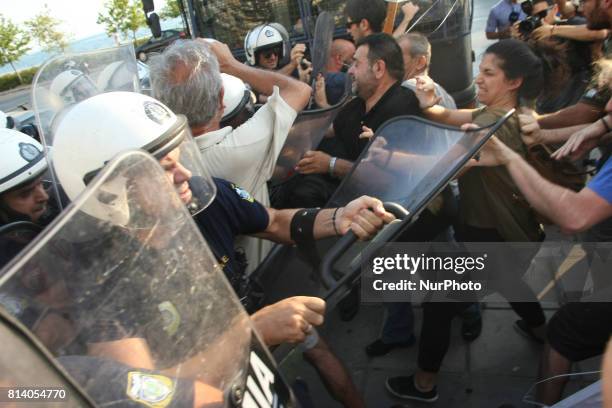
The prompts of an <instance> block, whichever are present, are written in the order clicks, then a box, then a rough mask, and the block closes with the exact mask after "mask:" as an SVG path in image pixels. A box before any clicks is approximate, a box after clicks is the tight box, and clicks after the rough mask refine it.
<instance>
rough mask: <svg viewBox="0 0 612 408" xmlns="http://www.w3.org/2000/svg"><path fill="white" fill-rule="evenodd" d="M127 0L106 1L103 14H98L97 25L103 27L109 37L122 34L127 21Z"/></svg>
mask: <svg viewBox="0 0 612 408" xmlns="http://www.w3.org/2000/svg"><path fill="white" fill-rule="evenodd" d="M128 5H129V3H128V0H107V1H106V3H104V7H105V10H104V12H101V13H98V19H97V23H98V24H102V25H103V26H104V31H106V34H107V35H108V36H109V37H112V36H113V35H114V34H124V33H125V26H126V24H127V20H128Z"/></svg>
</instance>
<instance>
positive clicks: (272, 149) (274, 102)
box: [227, 86, 297, 190]
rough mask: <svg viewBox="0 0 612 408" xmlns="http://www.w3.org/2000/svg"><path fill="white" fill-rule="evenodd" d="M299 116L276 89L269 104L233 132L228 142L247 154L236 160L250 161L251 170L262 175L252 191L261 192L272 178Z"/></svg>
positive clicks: (239, 155) (276, 88) (275, 88)
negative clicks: (290, 131) (259, 190)
mask: <svg viewBox="0 0 612 408" xmlns="http://www.w3.org/2000/svg"><path fill="white" fill-rule="evenodd" d="M296 116H297V112H296V111H295V110H294V109H293V108H292V107H291V106H289V105H288V104H287V102H285V100H284V99H283V98H282V97H281V96H280V94H279V89H278V87H277V86H275V87H274V90H273V92H272V95H271V96H270V97H269V98H268V102H267V103H266V104H265V105H264V106H262V107H261V108H260V109H259V110H258V111H257V112H256V113H255V115H253V117H252V118H251V119H249V120H248V121H246V122H245V123H244V124H242V125H241V126H239V127H238V128H236V129H235V130H234V131H233V132H232V134H231V136H230V137H231V139H232V140H231V141H230V140H228V141H227V142H228V143H229V144H231V145H233V146H234V147H237V148H238V149H237V150H239V151H241V152H242V153H243V154H238V155H237V156H236V157H235V158H236V160H248V162H249V168H250V169H251V171H252V172H253V174H257V175H258V177H257V180H256V181H255V182H254V184H255V185H253V186H252V189H255V190H256V189H258V187H259V185H260V184H263V183H265V182H267V181H268V180H269V179H270V178H271V177H272V174H273V173H274V166H275V165H276V161H277V159H278V156H279V155H280V152H281V149H282V148H283V146H284V144H285V140H286V139H287V135H288V134H289V130H290V129H291V126H292V125H293V122H294V121H295V118H296ZM246 155H248V157H247V156H246ZM244 187H247V186H244Z"/></svg>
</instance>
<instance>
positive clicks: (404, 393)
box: [385, 375, 438, 402]
mask: <svg viewBox="0 0 612 408" xmlns="http://www.w3.org/2000/svg"><path fill="white" fill-rule="evenodd" d="M385 386H386V387H387V390H388V391H389V392H390V393H391V394H393V395H395V396H396V397H398V398H404V399H409V400H415V401H421V402H434V401H436V400H437V399H438V389H437V387H433V388H432V389H431V390H429V391H425V392H423V391H419V390H417V388H416V387H415V385H414V375H411V376H410V377H389V378H387V381H385Z"/></svg>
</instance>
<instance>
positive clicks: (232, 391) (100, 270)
mask: <svg viewBox="0 0 612 408" xmlns="http://www.w3.org/2000/svg"><path fill="white" fill-rule="evenodd" d="M0 299H10V300H11V303H10V305H9V304H8V303H9V302H8V301H5V303H4V304H3V306H4V307H5V308H6V309H7V310H10V311H11V313H12V314H13V315H14V316H15V317H16V318H17V319H19V320H20V321H21V322H22V323H23V324H24V325H25V326H27V328H28V329H29V330H30V331H31V332H32V333H33V334H34V335H35V336H36V338H37V339H38V340H39V341H40V342H41V343H42V344H43V345H44V346H45V347H46V348H47V349H48V350H49V351H50V352H51V353H52V354H53V355H54V356H55V357H56V358H57V361H58V362H59V363H60V364H61V365H62V366H63V367H64V369H65V370H66V371H67V372H68V373H69V374H70V375H71V376H72V377H73V378H74V379H75V380H76V381H77V382H78V383H79V385H80V386H81V387H82V388H83V389H85V391H86V392H87V394H88V395H89V396H90V397H91V398H92V399H93V400H94V401H95V402H96V403H97V404H98V405H100V406H110V405H114V404H120V403H121V402H125V401H136V402H140V403H142V404H144V405H146V406H155V407H157V406H159V407H162V406H164V407H165V406H181V407H183V406H185V407H189V406H196V405H197V406H201V405H205V404H209V405H206V406H219V407H222V406H245V407H251V406H255V405H254V404H255V401H257V403H259V404H262V403H263V402H264V401H268V402H269V404H270V406H272V403H273V402H274V401H277V402H278V403H280V404H282V405H284V406H293V403H292V400H291V398H292V397H291V393H290V392H289V390H288V388H287V387H286V386H285V385H284V383H283V381H282V379H281V378H280V377H279V375H278V374H277V371H276V368H275V366H274V364H273V363H272V360H271V358H270V356H269V354H268V353H267V351H264V350H265V349H264V347H263V346H261V344H260V341H259V339H258V337H257V336H256V335H255V334H254V331H253V329H252V326H251V323H250V319H249V317H248V315H247V314H246V313H245V311H244V309H243V308H242V306H241V305H240V303H239V301H238V299H237V297H236V296H235V294H234V292H233V290H232V288H231V287H230V285H229V283H228V282H227V281H226V279H225V277H224V274H223V272H222V270H221V269H220V267H219V266H218V265H217V263H216V261H215V258H214V256H213V255H212V253H211V251H210V250H209V248H208V247H207V245H206V243H205V241H204V239H203V238H202V236H201V234H200V232H199V230H198V228H197V226H196V225H195V224H194V221H193V219H192V217H191V215H190V214H189V212H188V211H187V208H186V207H185V205H184V204H183V203H182V201H181V199H180V198H179V196H178V195H177V194H176V192H175V189H174V187H173V186H172V184H171V183H170V181H169V180H168V178H167V176H166V175H165V173H164V172H163V170H162V168H161V167H160V166H159V164H158V163H157V161H155V160H154V159H153V158H152V157H151V156H149V155H148V154H146V153H143V152H129V153H125V154H123V155H121V156H120V157H118V158H117V159H116V160H113V161H112V162H111V163H110V164H108V165H107V166H106V167H105V169H104V170H103V171H102V172H101V173H100V174H98V175H97V176H96V177H95V178H94V179H93V180H92V181H91V182H90V184H89V186H88V188H87V190H86V191H84V192H83V194H81V195H80V196H79V197H78V198H77V199H76V200H75V201H74V202H73V203H71V205H70V206H69V207H67V208H66V209H65V210H64V212H63V213H62V214H61V215H60V216H59V217H58V218H57V219H56V220H55V221H54V222H53V223H52V224H51V225H50V226H49V227H48V228H47V229H46V230H45V232H44V233H43V234H40V235H39V236H38V237H37V238H36V240H35V241H34V242H33V243H31V244H30V247H29V251H27V252H26V253H25V254H22V255H21V256H20V257H18V258H17V259H14V260H13V261H12V263H10V264H9V265H8V266H7V267H6V268H5V269H4V270H3V271H2V273H1V274H0ZM0 303H1V302H0ZM9 306H10V307H9ZM262 398H263V399H262ZM171 404H172V405H171Z"/></svg>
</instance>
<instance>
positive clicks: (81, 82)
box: [61, 75, 99, 103]
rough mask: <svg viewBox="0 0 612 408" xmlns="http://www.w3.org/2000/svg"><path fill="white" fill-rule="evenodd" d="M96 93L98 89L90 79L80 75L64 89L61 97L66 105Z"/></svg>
mask: <svg viewBox="0 0 612 408" xmlns="http://www.w3.org/2000/svg"><path fill="white" fill-rule="evenodd" d="M98 93H99V91H98V88H96V86H95V85H94V83H93V82H91V79H89V77H88V76H87V75H81V76H79V77H78V78H77V79H76V80H75V81H74V82H72V83H71V84H70V85H69V86H67V87H66V89H65V90H64V92H63V93H62V95H61V96H62V98H63V99H64V101H66V102H67V103H77V102H80V101H83V100H85V99H87V98H90V97H92V96H94V95H96V94H98Z"/></svg>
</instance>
